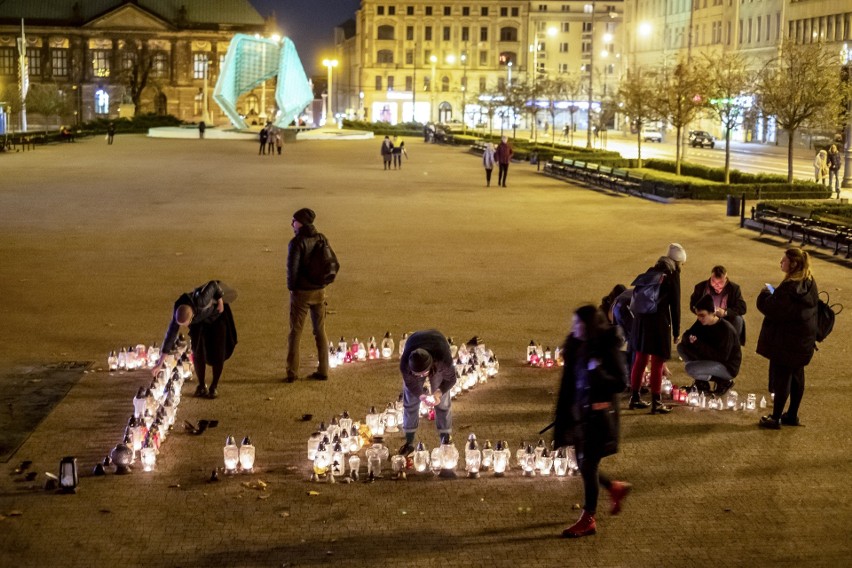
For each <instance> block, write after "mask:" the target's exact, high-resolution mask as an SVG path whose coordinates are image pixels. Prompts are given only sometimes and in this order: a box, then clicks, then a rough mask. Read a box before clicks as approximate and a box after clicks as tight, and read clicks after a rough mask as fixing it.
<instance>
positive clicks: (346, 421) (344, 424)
mask: <svg viewBox="0 0 852 568" xmlns="http://www.w3.org/2000/svg"><path fill="white" fill-rule="evenodd" d="M339 424H340V429H341V430H346V431H347V432H348V431H349V429H350V428H352V417H351V416H349V411H347V410H344V411H343V413H342V414H341V415H340V421H339Z"/></svg>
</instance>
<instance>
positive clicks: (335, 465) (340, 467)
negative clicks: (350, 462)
mask: <svg viewBox="0 0 852 568" xmlns="http://www.w3.org/2000/svg"><path fill="white" fill-rule="evenodd" d="M345 473H346V456H345V455H344V452H343V446H342V445H341V444H340V442H338V443H336V444H335V445H334V448H333V449H332V451H331V474H332V475H334V476H337V477H340V476H341V475H343V474H345Z"/></svg>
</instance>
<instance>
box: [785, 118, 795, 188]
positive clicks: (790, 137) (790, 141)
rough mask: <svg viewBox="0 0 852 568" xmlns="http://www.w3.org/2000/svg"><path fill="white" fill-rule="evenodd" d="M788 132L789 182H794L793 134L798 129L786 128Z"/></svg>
mask: <svg viewBox="0 0 852 568" xmlns="http://www.w3.org/2000/svg"><path fill="white" fill-rule="evenodd" d="M786 132H787V183H793V135H794V134H795V133H796V130H795V129H793V130H786Z"/></svg>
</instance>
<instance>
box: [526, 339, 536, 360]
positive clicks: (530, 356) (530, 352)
mask: <svg viewBox="0 0 852 568" xmlns="http://www.w3.org/2000/svg"><path fill="white" fill-rule="evenodd" d="M536 351H537V345H536V343H535V340H534V339H530V344H529V345H527V363H530V364H533V355H536Z"/></svg>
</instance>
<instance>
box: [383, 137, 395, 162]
mask: <svg viewBox="0 0 852 568" xmlns="http://www.w3.org/2000/svg"><path fill="white" fill-rule="evenodd" d="M381 154H382V163H383V164H384V166H385V169H386V170H389V169H391V158H392V157H393V142H391V139H390V137H389V136H385V139H384V140H382V149H381Z"/></svg>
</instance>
